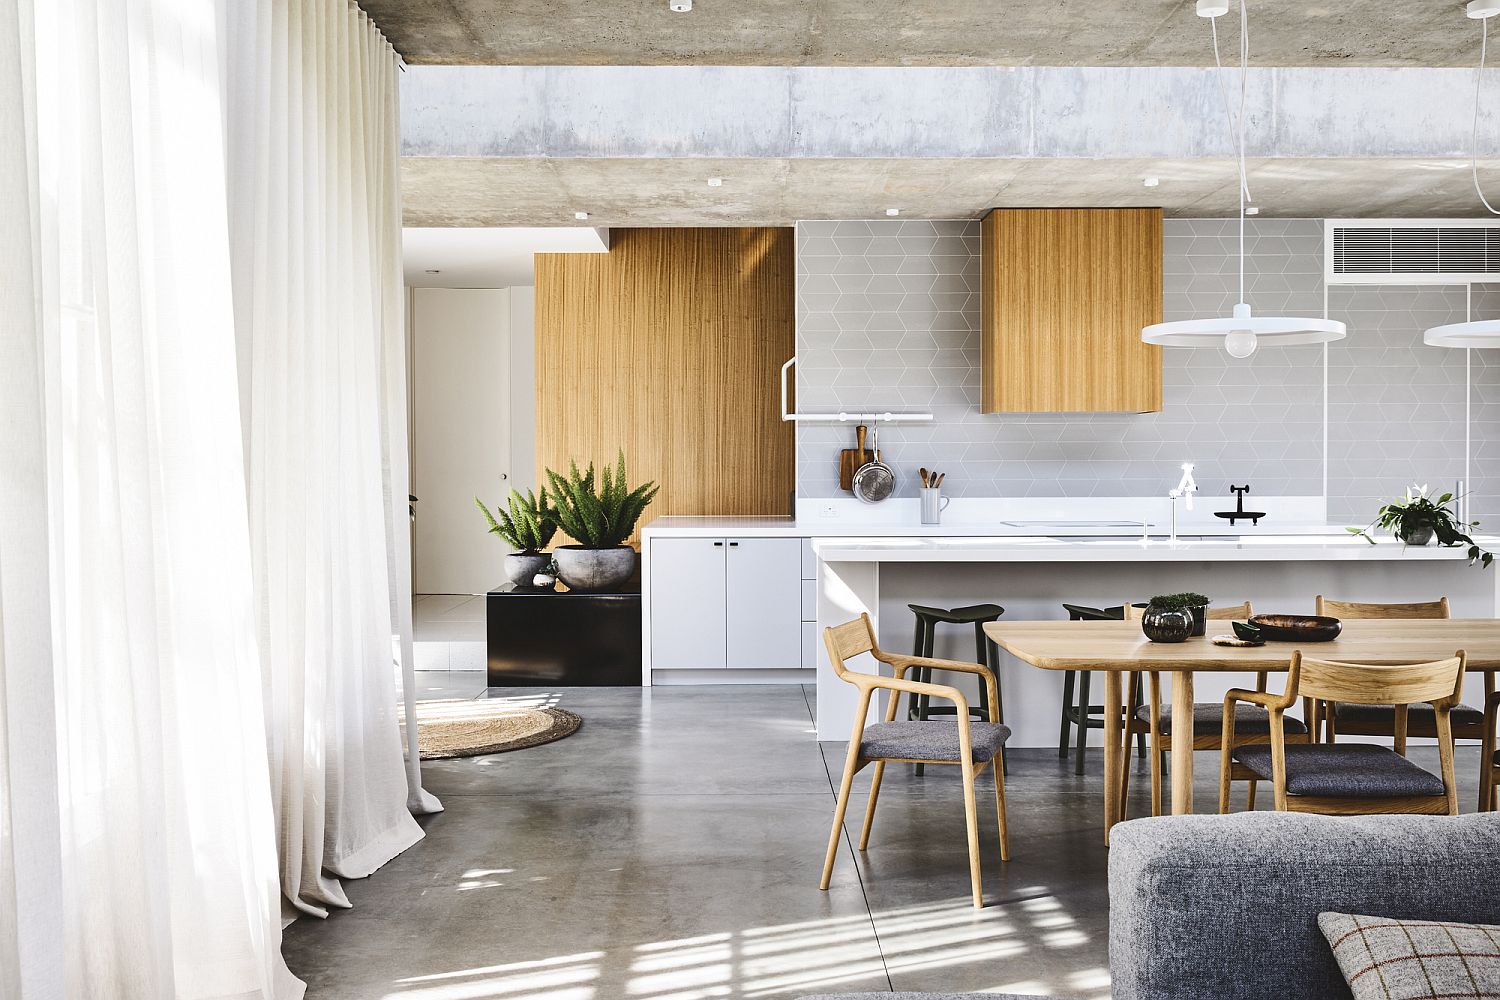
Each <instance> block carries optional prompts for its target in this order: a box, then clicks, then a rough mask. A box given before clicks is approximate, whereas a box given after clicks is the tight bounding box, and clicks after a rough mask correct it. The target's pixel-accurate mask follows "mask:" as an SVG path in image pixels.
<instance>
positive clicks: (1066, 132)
mask: <svg viewBox="0 0 1500 1000" xmlns="http://www.w3.org/2000/svg"><path fill="white" fill-rule="evenodd" d="M1215 73H1216V71H1214V70H1206V69H1196V68H1182V67H1177V68H1172V67H1166V68H1159V67H1158V68H1141V67H1117V68H1098V67H1095V68H1067V67H1020V68H1003V67H975V68H963V67H936V68H890V67H876V68H826V67H722V66H718V67H714V66H648V67H639V66H612V67H587V66H545V67H532V66H413V67H411V68H410V69H409V71H408V72H407V73H406V74H405V76H404V78H403V80H402V115H403V122H402V149H403V152H404V153H405V154H407V155H409V156H485V157H537V156H548V157H723V158H730V159H741V158H772V159H800V158H849V157H853V158H864V157H873V158H893V157H918V158H929V157H938V158H945V157H988V158H1007V159H1014V158H1020V159H1030V158H1036V159H1053V158H1083V159H1089V158H1169V159H1170V158H1188V159H1192V158H1220V157H1225V156H1229V155H1231V153H1232V146H1231V139H1230V135H1229V132H1228V129H1227V128H1226V125H1225V111H1224V101H1223V97H1222V94H1221V91H1220V88H1219V80H1218V79H1217V78H1216V76H1215ZM1473 83H1474V77H1473V73H1472V71H1466V70H1459V69H1420V68H1405V69H1376V68H1347V69H1325V68H1282V69H1256V70H1252V71H1251V73H1250V79H1249V103H1248V107H1249V125H1250V138H1249V148H1250V154H1251V155H1252V156H1256V157H1264V158H1302V157H1356V158H1373V157H1457V156H1463V155H1466V154H1467V151H1468V148H1469V136H1470V127H1471V112H1470V105H1469V96H1468V95H1470V94H1471V93H1472V87H1473ZM1491 104H1492V105H1500V100H1497V101H1493V102H1491ZM1480 128H1481V135H1485V136H1490V135H1494V134H1495V131H1496V128H1497V118H1496V114H1495V113H1494V112H1490V113H1487V114H1486V115H1485V116H1484V118H1483V120H1482V121H1481V123H1480Z"/></svg>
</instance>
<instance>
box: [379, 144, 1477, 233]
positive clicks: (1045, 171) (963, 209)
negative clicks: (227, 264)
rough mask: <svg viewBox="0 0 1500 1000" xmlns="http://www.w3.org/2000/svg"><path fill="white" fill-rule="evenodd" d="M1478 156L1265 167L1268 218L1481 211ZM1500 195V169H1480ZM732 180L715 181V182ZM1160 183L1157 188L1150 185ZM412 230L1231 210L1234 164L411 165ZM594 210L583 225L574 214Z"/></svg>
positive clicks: (1258, 187)
mask: <svg viewBox="0 0 1500 1000" xmlns="http://www.w3.org/2000/svg"><path fill="white" fill-rule="evenodd" d="M1468 168H1469V163H1468V160H1467V159H1463V160H1439V159H1392V158H1382V159H1286V158H1282V159H1261V160H1253V161H1251V163H1250V180H1251V187H1252V190H1253V191H1254V194H1255V197H1256V201H1257V202H1258V203H1259V204H1260V205H1261V207H1262V214H1263V215H1265V216H1282V217H1291V218H1318V217H1324V216H1349V217H1392V216H1423V217H1425V216H1468V215H1478V214H1482V210H1481V209H1480V207H1479V203H1478V200H1477V198H1476V197H1475V195H1474V190H1473V188H1472V187H1471V184H1470V178H1469V169H1468ZM1481 169H1482V170H1483V171H1484V176H1485V177H1486V178H1489V179H1492V182H1493V184H1494V186H1495V189H1496V191H1497V192H1500V162H1482V163H1481ZM711 176H713V177H720V178H722V179H723V184H722V186H719V187H709V186H708V184H707V179H708V178H709V177H711ZM1146 177H1156V178H1158V179H1159V181H1160V184H1159V186H1157V187H1152V188H1148V187H1145V186H1144V184H1143V181H1144V179H1145V178H1146ZM402 187H403V198H404V201H405V221H406V224H407V225H409V226H574V225H580V226H593V225H608V226H734V225H790V224H791V223H793V222H795V221H797V220H798V219H869V218H879V217H881V216H882V215H883V213H884V211H885V209H886V208H898V209H900V211H901V215H902V217H903V218H929V219H955V218H976V217H978V216H980V215H982V214H984V212H986V211H987V210H988V209H990V208H993V207H999V206H1017V207H1024V206H1059V207H1062V206H1141V207H1155V206H1160V207H1164V208H1165V209H1166V210H1167V212H1168V214H1169V215H1174V216H1179V217H1188V218H1197V217H1208V216H1224V215H1232V214H1233V213H1234V212H1235V211H1236V209H1237V206H1238V194H1237V187H1238V172H1237V170H1236V167H1235V163H1234V161H1233V160H1230V159H1224V158H1220V159H1195V160H1187V159H1180V160H1165V159H1051V160H1047V159H1035V158H1029V159H987V158H976V157H966V158H962V159H938V158H926V159H911V158H907V159H874V158H868V157H865V158H846V159H810V158H798V159H789V158H764V157H762V158H756V159H734V160H727V159H717V158H706V159H705V158H686V157H676V158H663V159H655V158H628V159H619V158H598V157H584V158H544V157H506V158H499V157H421V156H417V157H411V156H409V157H404V158H403V160H402ZM580 211H582V212H588V213H589V216H590V217H589V220H588V221H587V222H577V221H575V220H574V218H573V213H574V212H580Z"/></svg>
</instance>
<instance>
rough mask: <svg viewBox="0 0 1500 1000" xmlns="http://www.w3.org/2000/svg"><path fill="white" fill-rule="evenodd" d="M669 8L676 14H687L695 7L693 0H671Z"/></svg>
mask: <svg viewBox="0 0 1500 1000" xmlns="http://www.w3.org/2000/svg"><path fill="white" fill-rule="evenodd" d="M667 8H668V9H669V10H671V11H672V12H673V13H676V14H686V13H687V12H688V11H690V10H692V9H693V0H670V2H669V3H668V4H667Z"/></svg>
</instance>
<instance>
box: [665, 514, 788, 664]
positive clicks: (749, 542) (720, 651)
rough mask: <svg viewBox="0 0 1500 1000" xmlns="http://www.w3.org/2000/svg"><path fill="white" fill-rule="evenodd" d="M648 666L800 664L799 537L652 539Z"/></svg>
mask: <svg viewBox="0 0 1500 1000" xmlns="http://www.w3.org/2000/svg"><path fill="white" fill-rule="evenodd" d="M650 544H651V567H650V576H651V583H650V586H651V668H652V669H653V670H704V669H722V668H726V667H727V668H730V669H736V670H743V669H766V668H771V669H774V668H794V669H795V668H800V667H801V666H802V665H803V655H802V652H803V650H802V646H803V642H802V639H803V636H802V586H801V584H802V540H801V539H800V538H656V539H653V540H652V541H651V543H650Z"/></svg>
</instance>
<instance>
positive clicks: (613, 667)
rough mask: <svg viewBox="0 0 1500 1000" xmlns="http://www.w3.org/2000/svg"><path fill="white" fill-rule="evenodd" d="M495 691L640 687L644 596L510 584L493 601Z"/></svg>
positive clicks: (488, 617)
mask: <svg viewBox="0 0 1500 1000" xmlns="http://www.w3.org/2000/svg"><path fill="white" fill-rule="evenodd" d="M484 604H485V614H484V617H485V637H486V650H487V665H486V672H487V675H488V683H489V685H490V687H627V686H628V687H638V686H639V685H640V683H641V593H640V589H639V588H638V587H637V588H635V589H633V590H629V591H626V592H623V593H618V594H579V593H573V592H571V591H559V590H537V589H533V588H529V587H528V588H520V587H517V586H515V585H514V584H510V583H507V584H504V585H503V586H501V587H498V588H496V589H495V590H492V591H490V592H489V594H488V595H487V596H486V597H485V602H484Z"/></svg>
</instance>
